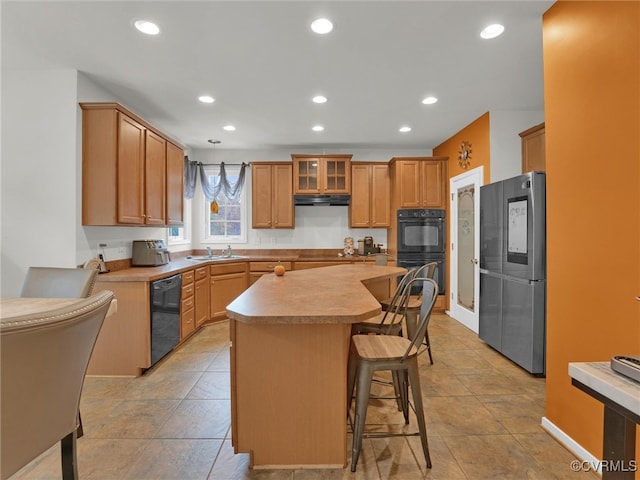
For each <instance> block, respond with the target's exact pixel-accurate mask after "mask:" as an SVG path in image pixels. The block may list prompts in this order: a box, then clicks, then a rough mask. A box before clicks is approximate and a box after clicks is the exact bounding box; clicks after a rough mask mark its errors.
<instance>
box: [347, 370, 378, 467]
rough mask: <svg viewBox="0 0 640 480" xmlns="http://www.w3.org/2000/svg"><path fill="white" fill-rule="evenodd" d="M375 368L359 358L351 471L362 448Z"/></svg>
mask: <svg viewBox="0 0 640 480" xmlns="http://www.w3.org/2000/svg"><path fill="white" fill-rule="evenodd" d="M372 378H373V368H372V366H371V365H370V364H368V363H367V362H365V361H360V360H358V387H357V390H356V413H355V422H354V427H353V446H352V448H351V471H352V472H355V471H356V465H357V463H358V457H359V456H360V450H361V449H362V435H363V434H364V426H365V420H366V418H367V406H368V405H369V394H370V393H371V380H372Z"/></svg>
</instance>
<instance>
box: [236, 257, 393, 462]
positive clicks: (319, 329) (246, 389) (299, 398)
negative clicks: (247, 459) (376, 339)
mask: <svg viewBox="0 0 640 480" xmlns="http://www.w3.org/2000/svg"><path fill="white" fill-rule="evenodd" d="M404 272H405V269H403V268H399V267H388V266H379V265H371V264H352V265H337V266H330V267H322V268H317V269H310V270H299V271H291V272H287V273H286V274H285V275H284V276H281V277H278V276H276V275H273V274H269V275H265V276H263V277H262V278H261V279H260V280H258V281H257V282H256V283H255V284H254V285H253V286H251V287H250V288H249V289H248V290H246V291H245V292H244V293H243V294H241V295H240V296H239V297H238V298H236V299H235V300H234V301H233V302H232V303H230V304H229V305H228V306H227V315H228V317H229V319H230V334H231V416H232V420H231V422H232V423H231V429H232V443H233V447H234V451H235V453H249V454H251V466H252V467H255V468H343V467H344V466H345V465H346V460H347V420H346V405H347V393H346V390H347V360H348V354H349V343H350V338H351V324H352V323H356V322H359V321H362V320H365V319H367V318H370V317H372V316H374V315H376V314H377V313H379V312H380V304H379V302H378V300H376V296H378V297H379V295H380V293H381V292H385V293H386V294H387V295H388V293H389V289H390V288H392V286H393V285H394V280H395V278H396V277H397V276H398V275H401V274H402V273H404ZM372 292H373V293H372ZM374 293H375V295H376V296H374Z"/></svg>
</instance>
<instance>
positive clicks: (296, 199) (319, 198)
mask: <svg viewBox="0 0 640 480" xmlns="http://www.w3.org/2000/svg"><path fill="white" fill-rule="evenodd" d="M350 202H351V195H294V196H293V204H294V205H343V206H344V205H346V206H348V205H349V203H350Z"/></svg>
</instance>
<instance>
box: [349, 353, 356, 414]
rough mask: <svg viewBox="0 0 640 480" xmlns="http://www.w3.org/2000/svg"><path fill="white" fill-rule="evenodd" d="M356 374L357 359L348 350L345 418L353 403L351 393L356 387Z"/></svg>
mask: <svg viewBox="0 0 640 480" xmlns="http://www.w3.org/2000/svg"><path fill="white" fill-rule="evenodd" d="M357 373H358V359H357V357H356V356H355V354H354V352H353V351H352V350H351V349H349V360H348V363H347V416H348V415H349V410H351V403H352V402H353V391H354V389H355V385H356V376H357Z"/></svg>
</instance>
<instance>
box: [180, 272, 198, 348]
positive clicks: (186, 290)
mask: <svg viewBox="0 0 640 480" xmlns="http://www.w3.org/2000/svg"><path fill="white" fill-rule="evenodd" d="M194 275H195V273H194V271H193V270H190V271H188V272H184V273H183V274H182V296H181V299H180V302H181V303H180V341H182V340H184V339H185V338H187V337H188V336H189V335H191V334H192V333H193V332H194V331H195V329H196V321H195V318H196V314H195V310H196V309H195V306H196V301H195V291H196V287H195V283H194Z"/></svg>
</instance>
